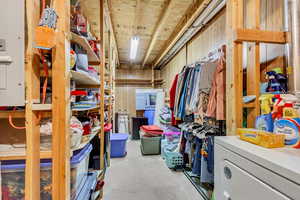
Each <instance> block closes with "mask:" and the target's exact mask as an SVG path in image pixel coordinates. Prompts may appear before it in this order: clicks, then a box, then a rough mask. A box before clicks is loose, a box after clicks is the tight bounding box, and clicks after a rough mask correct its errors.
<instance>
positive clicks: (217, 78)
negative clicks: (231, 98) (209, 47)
mask: <svg viewBox="0 0 300 200" xmlns="http://www.w3.org/2000/svg"><path fill="white" fill-rule="evenodd" d="M225 73H226V71H225V58H224V56H221V57H220V59H219V60H218V65H217V68H216V70H215V73H214V81H213V83H212V88H211V91H210V95H209V102H208V107H207V112H206V116H208V117H214V118H216V119H217V120H225V86H226V83H225V75H226V74H225Z"/></svg>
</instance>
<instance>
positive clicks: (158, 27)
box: [142, 0, 172, 67]
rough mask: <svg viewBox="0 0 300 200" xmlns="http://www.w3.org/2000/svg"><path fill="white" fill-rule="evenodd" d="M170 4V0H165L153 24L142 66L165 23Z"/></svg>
mask: <svg viewBox="0 0 300 200" xmlns="http://www.w3.org/2000/svg"><path fill="white" fill-rule="evenodd" d="M171 5H172V0H167V1H166V2H165V5H164V8H163V9H162V11H161V13H160V16H159V18H158V20H157V23H156V25H155V28H154V31H153V34H152V36H151V40H150V43H149V46H148V48H147V51H146V55H145V57H144V60H143V63H142V67H144V66H145V64H146V63H147V61H148V59H149V56H150V54H151V52H152V50H153V48H154V45H155V44H156V41H157V40H158V37H159V33H160V32H161V29H162V27H163V25H164V24H165V23H166V20H168V16H169V14H170V11H171Z"/></svg>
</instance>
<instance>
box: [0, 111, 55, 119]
mask: <svg viewBox="0 0 300 200" xmlns="http://www.w3.org/2000/svg"><path fill="white" fill-rule="evenodd" d="M31 110H32V109H31ZM40 114H41V115H42V118H49V117H51V116H52V114H51V112H41V113H39V115H40ZM9 115H11V116H12V117H13V118H17V119H24V118H25V117H26V115H25V110H17V111H0V119H7V118H8V117H9Z"/></svg>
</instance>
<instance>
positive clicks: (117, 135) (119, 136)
mask: <svg viewBox="0 0 300 200" xmlns="http://www.w3.org/2000/svg"><path fill="white" fill-rule="evenodd" d="M127 139H128V134H127V133H112V134H110V140H111V141H112V140H127Z"/></svg>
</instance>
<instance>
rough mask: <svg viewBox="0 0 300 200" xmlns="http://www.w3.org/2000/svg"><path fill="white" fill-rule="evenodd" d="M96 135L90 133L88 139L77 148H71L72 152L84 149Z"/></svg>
mask: <svg viewBox="0 0 300 200" xmlns="http://www.w3.org/2000/svg"><path fill="white" fill-rule="evenodd" d="M97 134H98V133H97V132H96V133H92V134H91V135H90V137H89V139H88V140H87V141H85V142H83V143H81V144H80V145H79V146H78V147H76V148H73V149H72V151H76V150H79V149H82V148H83V147H85V146H86V145H87V144H88V143H90V141H91V140H92V139H93V138H94V137H95V136H96V135H97Z"/></svg>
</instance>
